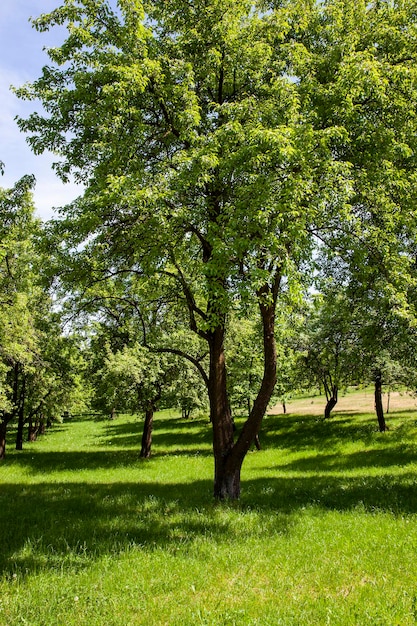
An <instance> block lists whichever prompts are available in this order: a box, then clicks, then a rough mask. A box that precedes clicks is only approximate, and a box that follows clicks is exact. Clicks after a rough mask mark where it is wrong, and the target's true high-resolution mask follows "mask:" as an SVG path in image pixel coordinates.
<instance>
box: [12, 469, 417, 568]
mask: <svg viewBox="0 0 417 626" xmlns="http://www.w3.org/2000/svg"><path fill="white" fill-rule="evenodd" d="M416 483H417V480H416V476H415V474H412V473H410V474H406V475H402V476H401V477H397V476H394V475H390V474H388V475H385V476H383V477H381V476H378V477H366V478H363V477H360V478H358V477H335V476H330V477H329V476H328V475H322V474H320V473H319V472H317V473H316V474H315V475H314V476H310V477H306V476H301V477H296V478H294V477H288V476H285V475H283V476H276V475H274V476H271V477H269V478H268V477H267V478H259V479H258V478H256V479H249V480H244V481H243V493H242V498H241V501H240V502H239V503H237V504H233V505H226V514H225V508H224V506H219V505H216V504H215V503H213V502H212V483H211V480H195V481H194V482H192V483H175V484H160V483H141V484H137V483H121V482H119V483H113V484H86V483H81V482H80V483H65V484H64V483H63V484H59V483H49V484H48V483H41V484H36V486H33V487H31V486H24V485H21V486H16V485H15V484H4V485H2V487H1V494H0V537H1V543H2V550H1V553H0V573H5V574H6V576H7V575H9V576H12V575H13V574H15V573H17V572H18V573H19V574H20V575H22V576H25V575H27V574H30V573H31V572H33V571H36V570H37V569H39V568H40V567H42V568H43V569H45V568H49V569H55V568H58V567H62V566H66V567H71V568H75V569H79V570H81V569H83V568H86V567H89V566H90V565H91V561H92V559H99V558H101V557H104V556H106V555H117V554H119V553H122V552H124V551H126V550H128V549H133V548H136V549H140V550H147V551H154V550H156V549H163V550H164V551H167V552H170V553H175V552H176V551H178V550H179V549H183V548H184V546H185V547H186V549H188V548H187V546H192V544H193V543H194V542H199V541H201V539H202V538H204V537H208V538H209V541H210V542H213V541H214V542H216V543H228V542H229V543H230V544H232V543H234V542H239V540H240V539H242V540H244V539H245V538H247V535H248V528H247V526H246V525H244V524H243V525H241V526H239V525H237V526H236V525H234V516H233V515H227V507H229V508H230V507H231V506H232V508H233V509H238V510H240V511H241V512H243V513H247V512H250V511H251V512H252V513H254V514H256V515H258V516H259V517H261V518H262V529H263V532H266V533H267V535H272V534H274V533H279V534H289V533H291V532H292V531H293V529H294V528H295V524H296V523H297V519H299V513H300V512H301V511H303V510H304V509H306V508H308V507H316V508H317V509H319V510H320V511H325V510H337V511H345V510H352V509H357V508H358V507H360V510H361V511H364V512H372V513H374V512H375V511H383V512H390V513H391V514H396V515H404V514H409V513H416V512H417V489H416V486H417V484H416ZM237 517H238V518H239V516H237ZM250 532H254V533H255V532H256V533H257V532H258V524H257V523H256V525H255V526H254V527H253V528H252V530H251V531H250ZM231 549H232V548H231Z"/></svg>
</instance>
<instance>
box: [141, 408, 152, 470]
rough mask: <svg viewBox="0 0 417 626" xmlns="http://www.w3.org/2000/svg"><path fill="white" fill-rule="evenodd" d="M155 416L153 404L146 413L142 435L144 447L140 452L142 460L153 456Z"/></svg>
mask: <svg viewBox="0 0 417 626" xmlns="http://www.w3.org/2000/svg"><path fill="white" fill-rule="evenodd" d="M153 416H154V407H153V405H152V403H150V404H149V406H148V407H147V409H146V411H145V423H144V425H143V433H142V447H141V450H140V457H141V458H142V459H149V457H150V456H151V449H152V430H153Z"/></svg>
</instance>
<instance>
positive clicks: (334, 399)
mask: <svg viewBox="0 0 417 626" xmlns="http://www.w3.org/2000/svg"><path fill="white" fill-rule="evenodd" d="M337 394H338V388H337V385H333V386H332V389H331V396H330V398H329V399H328V400H327V404H326V408H325V409H324V419H329V417H330V414H331V412H332V411H333V409H334V407H335V406H336V404H337Z"/></svg>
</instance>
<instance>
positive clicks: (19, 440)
mask: <svg viewBox="0 0 417 626" xmlns="http://www.w3.org/2000/svg"><path fill="white" fill-rule="evenodd" d="M25 390H26V378H25V377H24V378H23V381H22V391H21V394H20V400H19V411H18V421H17V434H16V450H23V429H24V426H25Z"/></svg>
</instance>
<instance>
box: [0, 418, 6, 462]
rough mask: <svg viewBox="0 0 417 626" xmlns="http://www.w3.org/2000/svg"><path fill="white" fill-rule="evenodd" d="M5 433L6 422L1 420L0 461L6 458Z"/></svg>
mask: <svg viewBox="0 0 417 626" xmlns="http://www.w3.org/2000/svg"><path fill="white" fill-rule="evenodd" d="M6 432H7V421H6V420H3V421H2V422H0V461H1V460H3V459H4V458H5V456H6Z"/></svg>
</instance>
